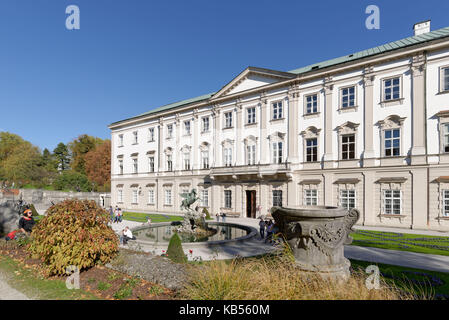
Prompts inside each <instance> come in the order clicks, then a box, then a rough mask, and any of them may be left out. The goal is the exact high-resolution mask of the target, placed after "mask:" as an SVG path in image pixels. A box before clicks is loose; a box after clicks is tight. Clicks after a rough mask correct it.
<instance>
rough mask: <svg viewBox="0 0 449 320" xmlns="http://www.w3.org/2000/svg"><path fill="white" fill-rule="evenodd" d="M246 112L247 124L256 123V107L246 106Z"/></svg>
mask: <svg viewBox="0 0 449 320" xmlns="http://www.w3.org/2000/svg"><path fill="white" fill-rule="evenodd" d="M246 113H247V116H248V118H247V122H246V123H247V124H252V123H256V108H254V107H252V108H248V109H246Z"/></svg>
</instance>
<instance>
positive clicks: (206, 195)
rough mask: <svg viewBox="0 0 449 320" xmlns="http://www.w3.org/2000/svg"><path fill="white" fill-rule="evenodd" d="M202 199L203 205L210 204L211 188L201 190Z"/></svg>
mask: <svg viewBox="0 0 449 320" xmlns="http://www.w3.org/2000/svg"><path fill="white" fill-rule="evenodd" d="M200 201H201V206H202V207H208V206H209V190H201V196H200Z"/></svg>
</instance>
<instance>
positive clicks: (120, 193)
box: [117, 189, 123, 203]
mask: <svg viewBox="0 0 449 320" xmlns="http://www.w3.org/2000/svg"><path fill="white" fill-rule="evenodd" d="M117 202H118V203H123V189H117Z"/></svg>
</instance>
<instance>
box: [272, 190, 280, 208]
mask: <svg viewBox="0 0 449 320" xmlns="http://www.w3.org/2000/svg"><path fill="white" fill-rule="evenodd" d="M273 207H282V190H273Z"/></svg>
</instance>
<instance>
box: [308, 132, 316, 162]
mask: <svg viewBox="0 0 449 320" xmlns="http://www.w3.org/2000/svg"><path fill="white" fill-rule="evenodd" d="M316 161H318V139H317V138H311V139H306V162H316Z"/></svg>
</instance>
